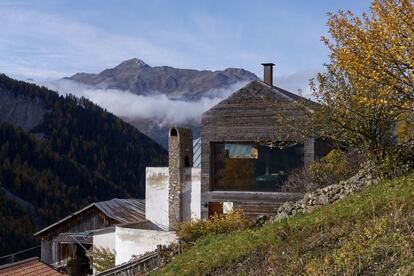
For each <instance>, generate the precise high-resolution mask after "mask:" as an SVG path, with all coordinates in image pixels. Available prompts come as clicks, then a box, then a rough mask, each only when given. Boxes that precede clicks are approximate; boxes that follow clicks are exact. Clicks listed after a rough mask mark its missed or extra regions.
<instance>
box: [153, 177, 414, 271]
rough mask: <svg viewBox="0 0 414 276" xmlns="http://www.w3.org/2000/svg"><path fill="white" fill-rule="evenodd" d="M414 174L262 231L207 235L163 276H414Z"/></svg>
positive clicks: (170, 266)
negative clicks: (207, 275) (206, 275)
mask: <svg viewBox="0 0 414 276" xmlns="http://www.w3.org/2000/svg"><path fill="white" fill-rule="evenodd" d="M413 215H414V174H409V175H407V176H404V177H400V178H398V179H395V180H390V181H384V182H382V183H379V184H377V185H375V186H371V187H368V188H366V189H365V190H363V191H362V192H360V193H358V194H355V195H352V196H350V197H348V198H345V199H342V200H339V201H338V202H336V203H334V204H332V205H329V206H325V207H322V208H320V209H318V210H316V211H315V212H313V213H309V214H302V215H298V216H296V217H293V218H290V219H286V220H282V221H279V222H277V223H273V224H270V225H266V226H264V227H262V228H260V229H257V230H252V229H248V230H243V231H239V232H235V233H231V234H219V235H208V236H206V237H204V238H202V239H200V240H199V241H197V242H196V243H195V245H194V246H193V247H192V248H190V249H189V250H188V251H187V252H185V253H184V254H182V255H180V256H177V257H176V258H175V259H174V260H173V261H172V262H171V263H170V264H169V265H167V266H166V267H165V268H163V269H162V270H160V271H158V272H157V274H160V275H200V274H213V275H301V274H302V275H414V235H413V233H414V231H413V230H414V216H413Z"/></svg>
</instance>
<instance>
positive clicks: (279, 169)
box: [212, 143, 303, 191]
mask: <svg viewBox="0 0 414 276" xmlns="http://www.w3.org/2000/svg"><path fill="white" fill-rule="evenodd" d="M300 166H303V144H298V145H294V146H290V147H284V148H279V147H269V146H266V145H258V144H256V143H212V181H213V183H212V184H213V189H214V190H224V191H226V190H227V191H280V190H281V186H282V185H283V183H284V182H285V180H286V179H287V176H288V174H289V172H290V171H291V170H292V169H295V168H298V167H300Z"/></svg>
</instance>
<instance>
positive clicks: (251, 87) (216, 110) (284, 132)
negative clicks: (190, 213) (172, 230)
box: [201, 81, 315, 217]
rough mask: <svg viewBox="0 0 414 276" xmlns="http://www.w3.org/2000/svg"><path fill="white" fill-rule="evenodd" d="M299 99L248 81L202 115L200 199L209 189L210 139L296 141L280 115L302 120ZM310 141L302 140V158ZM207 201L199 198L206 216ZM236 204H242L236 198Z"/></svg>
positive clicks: (310, 149)
mask: <svg viewBox="0 0 414 276" xmlns="http://www.w3.org/2000/svg"><path fill="white" fill-rule="evenodd" d="M299 99H301V97H299V96H297V95H295V94H292V93H290V92H288V91H285V90H282V89H280V88H276V87H273V86H269V85H267V84H265V83H263V82H261V81H252V82H251V83H249V84H248V85H246V86H245V87H244V88H242V89H240V90H239V91H237V92H235V93H234V94H233V95H231V96H230V97H228V98H227V99H225V100H223V101H222V102H220V103H218V104H217V105H216V106H214V107H213V108H211V109H210V110H208V111H207V112H205V113H204V114H203V115H202V122H201V125H202V127H201V192H202V197H203V198H204V199H207V198H208V197H209V196H208V193H209V191H211V178H210V173H211V166H210V165H211V143H213V142H251V141H297V140H298V137H295V135H294V134H293V133H292V130H291V128H289V127H286V125H284V124H283V123H282V122H281V120H280V119H281V118H288V119H289V121H290V122H293V121H294V122H299V123H305V113H304V110H303V109H302V108H299V107H298V106H297V105H296V104H295V102H296V101H298V100H299ZM302 99H303V98H302ZM313 143H314V140H313V139H309V140H307V141H305V143H304V151H305V152H304V160H305V162H309V161H311V160H313V159H314V155H315V152H314V150H315V148H314V144H313ZM224 201H225V200H224ZM229 201H230V200H229ZM257 202H260V199H259V200H258V201H257ZM251 204H252V203H251V202H250V203H249V204H248V205H251ZM277 204H279V203H277ZM207 205H208V201H206V200H202V216H203V217H206V216H207V209H206V208H207ZM237 205H238V206H242V205H243V204H242V203H240V202H238V204H237ZM256 211H257V210H256Z"/></svg>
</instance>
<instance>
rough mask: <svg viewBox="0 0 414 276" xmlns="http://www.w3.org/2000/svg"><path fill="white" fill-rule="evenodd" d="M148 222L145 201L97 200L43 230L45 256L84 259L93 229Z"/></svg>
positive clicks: (53, 260) (39, 235) (46, 258)
mask: <svg viewBox="0 0 414 276" xmlns="http://www.w3.org/2000/svg"><path fill="white" fill-rule="evenodd" d="M142 221H145V201H144V200H140V199H118V198H115V199H112V200H107V201H101V202H95V203H92V204H90V205H88V206H86V207H85V208H83V209H81V210H79V211H77V212H75V213H73V214H71V215H69V216H67V217H65V218H63V219H62V220H60V221H58V222H56V223H54V224H52V225H50V226H48V227H46V228H44V229H42V230H40V231H39V232H37V233H35V234H34V236H35V237H37V238H39V239H40V240H41V259H42V261H44V262H46V263H48V264H55V265H56V264H59V263H67V262H68V261H69V260H71V259H75V258H84V257H85V250H86V249H88V248H90V246H91V245H92V237H91V236H90V232H89V231H91V230H96V229H100V228H104V227H109V226H112V225H116V224H130V223H137V222H142Z"/></svg>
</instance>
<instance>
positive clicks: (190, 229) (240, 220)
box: [175, 211, 250, 243]
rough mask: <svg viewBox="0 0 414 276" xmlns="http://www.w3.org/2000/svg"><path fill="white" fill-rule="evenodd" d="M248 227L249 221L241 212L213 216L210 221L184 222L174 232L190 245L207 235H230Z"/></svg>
mask: <svg viewBox="0 0 414 276" xmlns="http://www.w3.org/2000/svg"><path fill="white" fill-rule="evenodd" d="M249 226H250V222H249V220H248V219H247V218H246V217H245V216H244V214H243V213H242V212H241V211H234V212H231V213H227V214H215V215H214V216H212V217H211V218H210V219H200V220H191V221H186V222H183V223H181V224H179V225H178V227H177V229H176V230H175V231H176V233H177V236H178V238H179V239H180V240H181V241H184V242H185V243H192V242H195V241H196V240H198V239H200V238H201V237H204V236H207V235H209V234H223V233H230V232H233V231H237V230H243V229H246V228H248V227H249Z"/></svg>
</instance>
